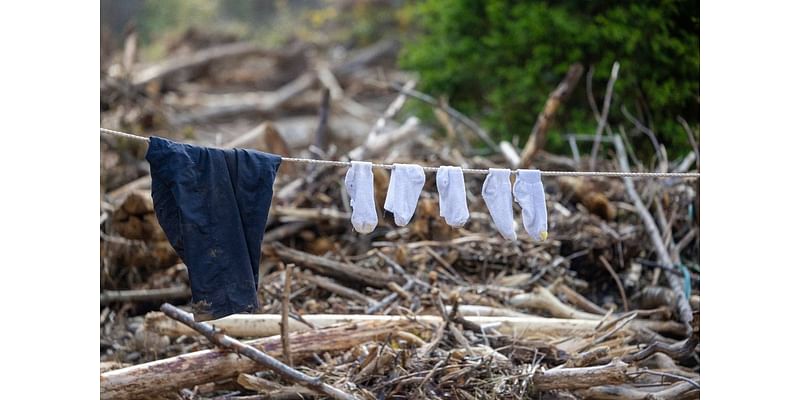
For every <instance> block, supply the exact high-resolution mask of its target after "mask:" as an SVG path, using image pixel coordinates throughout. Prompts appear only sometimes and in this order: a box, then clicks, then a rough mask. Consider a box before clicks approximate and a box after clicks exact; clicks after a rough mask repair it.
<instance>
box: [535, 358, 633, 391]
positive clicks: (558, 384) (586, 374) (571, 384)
mask: <svg viewBox="0 0 800 400" xmlns="http://www.w3.org/2000/svg"><path fill="white" fill-rule="evenodd" d="M627 368H628V364H626V363H624V362H622V361H621V360H619V359H615V360H614V361H612V362H610V363H608V364H606V365H600V366H596V367H583V368H560V369H551V370H548V371H544V372H539V373H536V374H535V375H534V376H533V384H534V385H535V387H536V388H537V389H539V390H561V389H583V388H590V387H593V386H599V385H619V384H622V383H625V382H626V381H627V380H628V376H627V375H626V374H625V372H626V370H627Z"/></svg>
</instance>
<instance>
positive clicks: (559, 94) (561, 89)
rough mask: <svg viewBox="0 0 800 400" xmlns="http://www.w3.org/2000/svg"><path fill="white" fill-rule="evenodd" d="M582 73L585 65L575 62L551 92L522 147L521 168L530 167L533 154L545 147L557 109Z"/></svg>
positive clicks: (567, 96)
mask: <svg viewBox="0 0 800 400" xmlns="http://www.w3.org/2000/svg"><path fill="white" fill-rule="evenodd" d="M582 74H583V65H580V64H573V65H572V66H570V67H569V71H567V75H566V76H565V77H564V79H563V80H562V81H561V83H559V84H558V86H557V87H556V89H555V90H553V91H552V92H551V93H550V96H549V97H548V98H547V102H546V103H545V105H544V109H542V112H540V113H539V116H538V117H537V118H536V124H535V125H534V126H533V129H532V130H531V134H530V135H529V136H528V141H527V142H525V147H524V148H523V149H522V154H521V155H520V162H519V167H520V168H528V167H530V165H531V163H532V162H533V156H535V155H536V153H537V152H538V151H539V150H541V149H542V148H544V143H545V138H546V133H547V129H548V128H549V127H550V124H552V123H553V119H554V118H555V115H556V111H558V108H559V107H560V106H561V103H563V102H565V101H566V100H567V98H569V95H570V94H571V93H572V90H573V89H575V85H577V83H578V80H579V79H580V78H581V75H582Z"/></svg>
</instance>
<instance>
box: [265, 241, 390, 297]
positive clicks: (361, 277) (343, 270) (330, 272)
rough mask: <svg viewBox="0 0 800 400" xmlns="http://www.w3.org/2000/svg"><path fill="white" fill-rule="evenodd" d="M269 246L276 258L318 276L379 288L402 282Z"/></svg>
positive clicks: (370, 271)
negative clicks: (313, 272) (276, 255)
mask: <svg viewBox="0 0 800 400" xmlns="http://www.w3.org/2000/svg"><path fill="white" fill-rule="evenodd" d="M271 246H272V248H273V249H275V252H276V253H277V254H278V256H279V257H281V258H282V259H284V260H285V261H287V262H292V263H295V264H297V265H299V266H301V267H306V268H309V269H313V270H314V271H316V272H318V273H320V274H323V275H327V276H330V277H332V278H337V279H344V280H348V281H353V282H358V283H361V284H363V285H368V286H373V287H380V288H383V287H386V285H387V284H388V283H389V282H402V278H401V277H399V276H394V275H389V274H387V273H384V272H381V271H374V270H370V269H366V268H362V267H358V266H355V265H349V264H345V263H342V262H338V261H334V260H331V259H329V258H325V257H319V256H315V255H313V254H308V253H306V252H303V251H300V250H295V249H292V248H289V247H287V246H284V245H283V244H281V243H278V242H274V243H272V244H271Z"/></svg>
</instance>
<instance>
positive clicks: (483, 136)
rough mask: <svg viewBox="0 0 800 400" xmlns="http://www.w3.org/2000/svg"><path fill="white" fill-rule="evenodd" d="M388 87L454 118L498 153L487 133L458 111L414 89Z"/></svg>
mask: <svg viewBox="0 0 800 400" xmlns="http://www.w3.org/2000/svg"><path fill="white" fill-rule="evenodd" d="M374 84H375V85H376V86H380V87H387V85H386V84H384V83H374ZM388 87H389V88H391V89H393V90H396V91H398V92H400V93H403V94H406V95H408V96H411V97H413V98H415V99H417V100H421V101H424V102H425V103H428V104H430V105H432V106H434V107H436V108H438V109H440V110H442V111H444V112H446V113H448V114H450V116H451V117H453V118H455V119H456V120H457V121H458V122H460V123H462V124H464V125H465V126H466V127H467V128H469V129H470V130H471V131H473V132H475V134H476V135H478V137H479V138H480V139H481V140H483V141H484V142H485V143H486V144H487V145H489V147H491V148H492V149H493V150H494V151H500V147H499V146H498V145H497V143H495V142H494V140H492V138H491V137H490V136H489V133H487V132H486V131H485V130H483V128H481V127H480V125H478V124H477V123H476V122H475V121H473V120H471V119H469V118H468V117H467V116H466V115H464V114H462V113H461V112H459V111H458V110H456V109H454V108H452V107H450V106H448V105H446V104H441V102H439V101H437V100H436V99H435V98H433V97H432V96H430V95H427V94H425V93H422V92H419V91H416V90H414V89H405V88H403V87H402V86H400V85H398V84H395V83H391V84H388Z"/></svg>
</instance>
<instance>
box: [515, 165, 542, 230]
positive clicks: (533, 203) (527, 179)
mask: <svg viewBox="0 0 800 400" xmlns="http://www.w3.org/2000/svg"><path fill="white" fill-rule="evenodd" d="M514 200H516V201H517V203H519V205H520V207H522V225H523V226H525V231H527V232H528V234H529V235H531V237H533V239H534V240H546V239H547V204H546V203H545V201H544V186H542V174H541V172H539V170H538V169H534V170H531V169H521V170H519V173H518V175H517V181H516V182H515V183H514Z"/></svg>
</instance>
